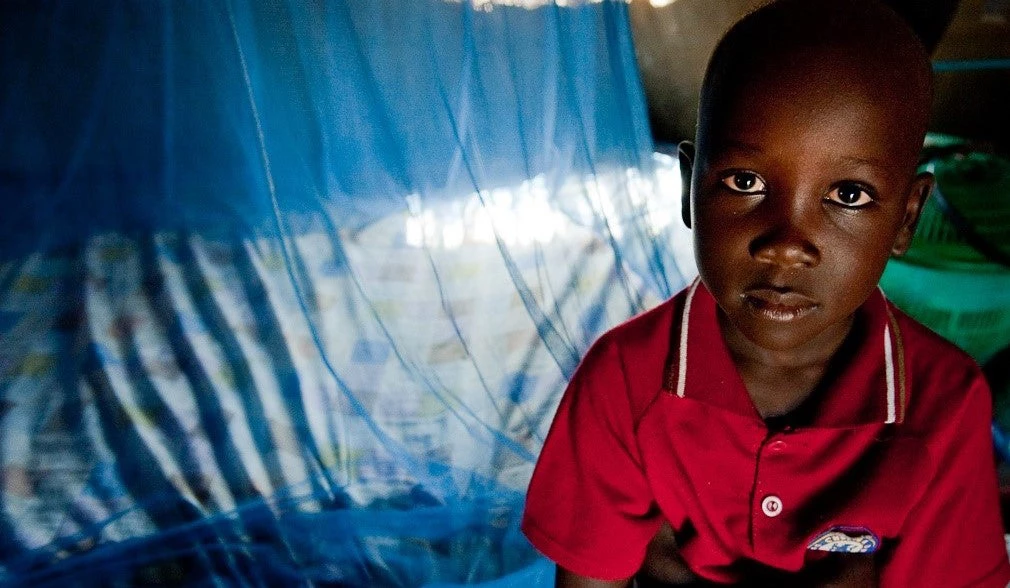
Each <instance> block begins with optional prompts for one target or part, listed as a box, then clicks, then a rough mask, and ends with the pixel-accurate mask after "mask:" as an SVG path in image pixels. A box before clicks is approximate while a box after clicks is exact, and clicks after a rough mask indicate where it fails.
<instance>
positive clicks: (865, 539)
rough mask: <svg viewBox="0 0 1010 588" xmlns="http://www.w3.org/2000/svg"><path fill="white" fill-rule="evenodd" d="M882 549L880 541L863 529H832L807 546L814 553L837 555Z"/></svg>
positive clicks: (815, 538)
mask: <svg viewBox="0 0 1010 588" xmlns="http://www.w3.org/2000/svg"><path fill="white" fill-rule="evenodd" d="M878 547H880V539H877V536H876V535H874V534H873V532H872V531H870V530H869V529H864V528H862V527H832V528H830V529H828V530H827V531H825V532H823V533H821V534H820V535H818V536H817V537H814V540H813V541H811V542H810V545H807V549H810V550H813V551H832V552H835V553H873V552H875V551H877V548H878Z"/></svg>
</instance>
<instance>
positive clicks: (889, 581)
mask: <svg viewBox="0 0 1010 588" xmlns="http://www.w3.org/2000/svg"><path fill="white" fill-rule="evenodd" d="M950 408H951V409H953V410H951V411H950V413H948V415H945V416H946V418H945V420H944V421H943V422H942V424H941V425H940V426H941V427H943V428H945V429H946V431H944V432H943V435H942V436H941V437H940V439H943V440H944V441H945V442H944V443H943V445H942V446H941V447H940V449H939V450H938V451H937V455H936V456H935V457H934V459H936V460H937V463H936V467H937V469H936V471H937V473H936V475H935V476H934V478H933V480H931V482H930V483H929V485H928V487H927V488H926V489H925V491H924V492H923V495H922V497H921V498H919V500H918V502H917V504H916V505H915V506H914V507H913V508H912V509H911V511H910V512H909V515H908V518H907V520H906V521H905V523H904V526H903V528H902V529H901V530H900V532H899V538H898V541H897V543H896V544H895V545H894V547H893V551H892V552H891V553H890V554H889V557H888V559H885V560H884V561H882V562H881V564H882V567H881V584H882V585H883V586H945V587H950V588H956V587H968V586H971V587H973V588H988V587H994V588H995V587H998V588H1005V587H1006V586H1007V582H1008V581H1010V563H1008V559H1007V552H1006V545H1005V542H1004V539H1003V528H1002V521H1001V517H1000V509H999V493H998V487H997V484H996V468H995V465H994V459H993V445H992V433H991V429H990V426H991V418H992V417H991V400H990V393H989V387H988V385H987V384H986V382H985V380H984V379H983V378H982V376H981V375H978V376H976V377H975V379H974V380H973V381H972V382H971V384H970V386H969V387H968V390H967V393H966V394H965V396H964V401H963V403H962V404H961V405H960V406H951V407H950ZM958 409H960V410H958ZM900 466H901V464H895V467H900Z"/></svg>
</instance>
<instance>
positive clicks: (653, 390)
mask: <svg viewBox="0 0 1010 588" xmlns="http://www.w3.org/2000/svg"><path fill="white" fill-rule="evenodd" d="M685 298H686V290H684V291H681V292H680V293H679V294H677V295H675V296H673V297H672V298H669V299H667V300H665V301H664V302H662V303H660V304H658V305H657V306H655V307H653V308H651V309H648V310H646V311H644V312H642V313H640V314H637V315H635V316H633V317H631V318H629V319H627V320H626V321H624V322H622V323H620V324H618V325H616V326H614V327H612V328H610V329H609V330H608V331H606V332H605V333H603V334H602V335H601V336H600V337H599V338H597V339H596V341H595V342H594V343H593V345H592V346H591V347H590V349H589V351H588V352H587V353H586V355H585V356H584V357H583V359H582V362H581V363H580V365H579V369H578V372H579V373H580V374H581V376H582V377H583V378H589V379H596V380H598V381H601V382H602V381H614V380H613V379H612V376H616V375H618V374H619V376H620V379H621V381H622V382H623V386H621V388H623V390H622V391H621V392H620V393H621V394H623V395H626V398H627V401H628V403H629V404H630V406H631V408H632V411H633V414H634V415H636V416H638V415H640V412H641V411H642V410H644V409H645V408H646V407H647V406H648V405H649V404H651V402H652V401H653V400H654V399H655V397H656V395H657V394H659V393H660V392H661V391H662V389H663V385H664V377H665V375H666V368H667V361H668V359H669V356H670V345H671V340H672V337H673V334H674V332H675V326H676V324H677V323H676V321H677V320H679V317H680V314H681V312H682V311H683V305H684V300H685ZM600 392H605V393H606V394H608V395H609V394H614V393H617V392H618V391H617V390H613V389H608V390H605V391H604V390H600Z"/></svg>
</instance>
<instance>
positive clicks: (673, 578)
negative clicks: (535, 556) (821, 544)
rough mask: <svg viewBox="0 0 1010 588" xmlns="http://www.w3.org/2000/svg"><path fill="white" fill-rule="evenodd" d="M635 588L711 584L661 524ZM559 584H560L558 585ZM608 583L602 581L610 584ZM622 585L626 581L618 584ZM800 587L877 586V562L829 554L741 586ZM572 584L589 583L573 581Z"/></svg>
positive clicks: (668, 530) (665, 525)
mask: <svg viewBox="0 0 1010 588" xmlns="http://www.w3.org/2000/svg"><path fill="white" fill-rule="evenodd" d="M635 580H636V586H637V587H638V588H661V587H667V586H696V587H697V586H712V584H709V583H706V582H702V581H700V580H699V579H698V577H697V576H695V575H694V574H693V573H691V570H690V569H689V568H688V567H687V565H686V564H685V563H684V560H683V558H681V557H680V551H679V549H678V548H677V540H676V538H675V537H674V534H673V529H672V528H671V527H670V525H669V524H666V523H664V524H663V526H662V527H661V528H660V530H659V532H658V533H656V536H655V537H654V538H653V539H652V541H651V542H650V543H649V547H648V550H647V551H646V556H645V563H644V564H642V569H641V570H640V571H639V573H638V575H637V576H636V577H635ZM559 585H560V584H559ZM610 585H611V584H601V586H610ZM617 585H618V586H624V585H626V584H617ZM750 585H756V586H771V585H774V586H781V587H787V586H797V587H799V586H802V587H804V588H875V587H876V586H878V585H879V579H878V574H877V568H876V563H875V561H874V559H873V556H871V555H855V554H831V555H830V556H828V557H826V558H825V559H823V560H821V561H819V562H817V563H815V564H813V565H811V566H809V567H808V568H807V569H805V570H803V571H802V572H801V573H799V574H797V575H794V576H783V577H777V578H775V579H774V580H772V579H769V578H763V579H760V580H756V581H755V582H754V583H753V584H752V583H751V582H746V581H745V582H744V583H743V584H741V586H750ZM572 586H590V585H589V584H572Z"/></svg>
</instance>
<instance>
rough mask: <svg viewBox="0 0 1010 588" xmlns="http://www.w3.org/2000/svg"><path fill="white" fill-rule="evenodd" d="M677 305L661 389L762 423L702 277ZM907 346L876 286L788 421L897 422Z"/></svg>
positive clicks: (808, 423)
mask: <svg viewBox="0 0 1010 588" xmlns="http://www.w3.org/2000/svg"><path fill="white" fill-rule="evenodd" d="M681 299H682V300H681V302H680V304H678V305H677V306H676V312H677V314H676V316H675V318H674V321H673V329H672V332H671V336H672V340H671V345H670V354H669V357H668V360H667V367H666V374H665V377H664V387H665V388H666V390H667V391H668V392H670V393H672V394H675V395H676V396H678V397H681V398H691V399H693V400H697V401H701V402H705V403H707V404H711V405H715V406H718V407H720V408H723V409H726V410H729V411H732V412H735V413H738V414H742V415H746V416H754V417H755V418H760V417H759V415H758V412H757V410H756V408H755V407H754V404H753V402H752V401H751V399H750V396H749V395H748V394H747V390H746V388H745V387H744V384H743V380H742V379H741V378H740V375H739V373H738V372H737V369H736V366H735V364H734V363H733V361H732V359H731V357H730V354H729V350H728V349H727V347H726V344H725V342H724V341H723V338H722V333H721V332H720V329H719V324H718V320H717V317H716V312H717V306H716V303H715V299H714V298H713V297H712V295H711V293H709V291H708V289H707V288H706V287H705V285H704V284H703V283H702V282H701V280H700V279H695V281H694V282H693V283H692V284H691V286H690V287H689V288H688V290H687V292H686V294H685V295H684V296H682V297H681ZM906 386H907V379H906V377H905V357H904V344H903V341H902V337H901V331H900V330H899V328H898V323H897V320H896V319H895V317H894V313H893V312H892V310H891V308H890V303H889V302H888V301H887V300H886V299H885V298H884V294H883V292H882V291H880V289H879V288H878V289H877V290H875V291H874V292H873V294H871V295H870V297H869V299H868V300H867V301H866V302H865V303H864V304H863V305H862V306H861V307H860V308H859V309H858V310H857V312H856V320H855V322H854V324H853V331H852V335H850V337H849V339H848V340H847V341H846V342H845V343H844V344H843V347H842V349H841V350H840V353H838V354H837V357H836V359H835V360H834V361H833V362H832V365H830V366H829V368H828V371H827V373H826V375H825V384H824V385H822V386H820V387H819V388H818V389H817V390H816V391H815V392H814V393H813V394H812V395H811V397H810V398H809V399H807V400H806V401H805V402H804V403H803V404H802V405H801V406H800V407H799V408H797V409H796V410H795V411H793V413H790V414H791V415H793V416H794V417H795V418H796V419H797V422H798V423H800V425H799V426H811V427H826V428H830V427H848V426H856V425H864V424H871V423H884V424H892V423H901V422H903V420H904V417H905V407H906V402H907V398H908V396H907V393H906Z"/></svg>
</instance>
